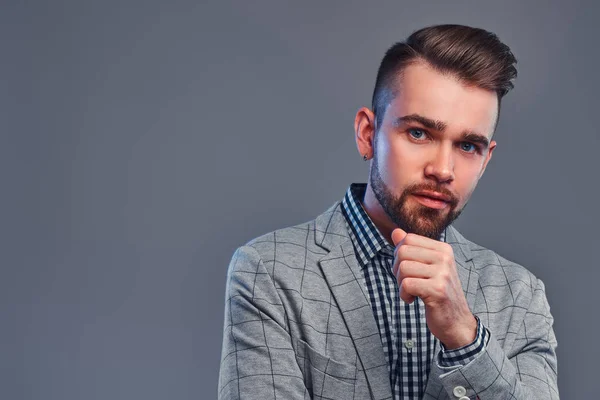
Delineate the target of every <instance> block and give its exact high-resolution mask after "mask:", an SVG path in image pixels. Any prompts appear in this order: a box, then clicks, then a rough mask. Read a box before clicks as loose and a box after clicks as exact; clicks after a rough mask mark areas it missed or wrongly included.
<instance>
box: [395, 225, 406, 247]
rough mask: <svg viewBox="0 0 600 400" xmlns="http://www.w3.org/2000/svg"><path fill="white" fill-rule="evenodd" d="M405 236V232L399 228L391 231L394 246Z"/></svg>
mask: <svg viewBox="0 0 600 400" xmlns="http://www.w3.org/2000/svg"><path fill="white" fill-rule="evenodd" d="M405 237H406V232H404V231H403V230H402V229H400V228H396V229H394V230H393V231H392V242H394V246H398V243H400V242H401V241H402V240H404V238H405Z"/></svg>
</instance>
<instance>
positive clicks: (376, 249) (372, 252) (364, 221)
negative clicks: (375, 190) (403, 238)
mask: <svg viewBox="0 0 600 400" xmlns="http://www.w3.org/2000/svg"><path fill="white" fill-rule="evenodd" d="M366 190H367V184H366V183H352V184H351V185H350V186H349V187H348V189H347V190H346V194H345V195H344V198H343V199H342V214H343V215H344V218H345V220H346V226H347V228H348V233H349V235H350V239H351V240H352V243H353V244H354V248H355V250H356V251H357V253H358V254H357V258H358V260H359V262H360V264H361V266H362V267H363V268H364V267H365V266H366V265H367V264H368V263H369V262H370V261H371V260H372V259H373V258H374V257H375V256H376V255H377V254H378V253H380V252H381V254H382V255H385V256H390V257H393V256H394V246H392V245H391V244H389V243H388V241H387V240H386V239H385V238H384V237H383V235H382V234H381V232H379V229H377V227H376V226H375V224H374V223H373V221H372V220H371V217H369V215H368V214H367V212H366V211H365V209H364V208H363V206H362V201H363V199H364V196H365V191H366ZM444 231H445V230H444ZM440 241H445V232H442V235H441V237H440Z"/></svg>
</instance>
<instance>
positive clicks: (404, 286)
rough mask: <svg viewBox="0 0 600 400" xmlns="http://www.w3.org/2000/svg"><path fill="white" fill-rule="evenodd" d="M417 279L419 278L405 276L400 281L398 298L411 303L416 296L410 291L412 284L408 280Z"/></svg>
mask: <svg viewBox="0 0 600 400" xmlns="http://www.w3.org/2000/svg"><path fill="white" fill-rule="evenodd" d="M418 279H419V278H405V279H403V280H402V282H401V283H400V298H401V299H402V301H403V302H405V303H407V304H412V302H413V301H415V299H416V298H417V296H416V295H415V294H414V293H411V291H412V284H411V282H410V281H412V280H418ZM405 282H408V283H405Z"/></svg>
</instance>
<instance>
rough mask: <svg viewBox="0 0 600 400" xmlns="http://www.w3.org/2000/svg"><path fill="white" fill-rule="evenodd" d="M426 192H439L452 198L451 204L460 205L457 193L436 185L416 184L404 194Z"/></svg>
mask: <svg viewBox="0 0 600 400" xmlns="http://www.w3.org/2000/svg"><path fill="white" fill-rule="evenodd" d="M424 190H427V191H431V192H438V193H441V194H443V195H445V196H448V197H449V198H450V201H449V203H450V204H452V205H453V206H455V205H457V204H458V201H459V199H458V196H457V195H456V194H455V193H453V192H452V191H450V190H449V189H448V188H445V187H443V186H440V185H436V184H429V183H415V184H412V185H410V186H408V187H407V188H406V189H405V190H404V193H405V194H414V193H417V192H421V191H424Z"/></svg>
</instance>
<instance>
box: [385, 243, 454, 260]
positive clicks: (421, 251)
mask: <svg viewBox="0 0 600 400" xmlns="http://www.w3.org/2000/svg"><path fill="white" fill-rule="evenodd" d="M442 254H445V253H441V252H440V251H439V250H433V249H428V248H425V247H420V246H415V245H409V244H403V245H400V246H398V247H397V248H396V249H395V250H394V257H396V258H397V259H399V261H404V260H411V261H419V262H422V263H425V264H435V263H437V262H440V261H442Z"/></svg>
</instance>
